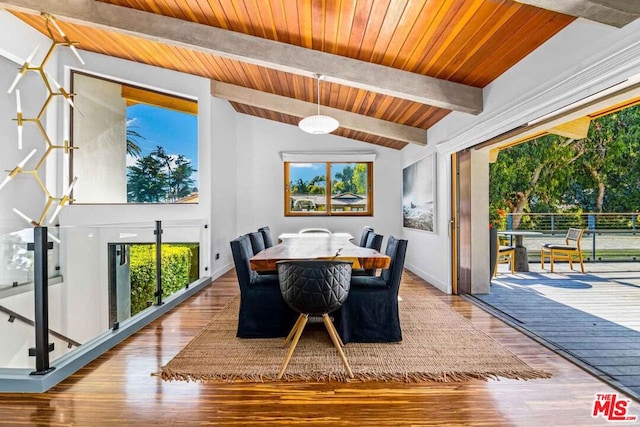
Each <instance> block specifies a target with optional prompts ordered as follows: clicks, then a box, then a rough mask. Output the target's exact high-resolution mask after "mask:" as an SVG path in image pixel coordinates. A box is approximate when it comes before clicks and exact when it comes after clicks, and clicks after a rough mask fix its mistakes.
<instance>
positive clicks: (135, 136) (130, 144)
mask: <svg viewBox="0 0 640 427" xmlns="http://www.w3.org/2000/svg"><path fill="white" fill-rule="evenodd" d="M131 123H133V119H127V125H126V132H127V154H128V155H130V156H132V157H140V154H142V149H141V148H140V144H139V143H138V140H139V139H145V137H144V136H142V135H140V133H139V132H138V131H137V130H135V129H134V128H135V126H133V125H132V124H131Z"/></svg>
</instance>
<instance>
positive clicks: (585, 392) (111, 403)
mask: <svg viewBox="0 0 640 427" xmlns="http://www.w3.org/2000/svg"><path fill="white" fill-rule="evenodd" d="M403 281H404V282H408V281H414V282H418V283H423V284H425V292H431V293H433V294H435V295H438V296H439V297H440V298H441V299H442V301H445V302H446V303H448V304H450V305H451V306H452V307H453V308H454V309H455V310H457V311H458V312H460V313H461V314H462V315H463V316H465V317H466V318H468V319H469V320H470V321H471V322H472V323H473V324H474V325H475V326H476V327H478V328H480V329H482V330H484V331H486V333H487V334H489V335H491V336H492V337H494V338H495V339H496V340H498V341H499V342H501V343H502V344H503V345H504V346H506V347H507V348H509V349H510V350H511V351H513V352H514V353H516V354H517V355H518V356H519V357H520V358H522V359H523V360H524V361H525V362H527V363H528V364H529V365H530V366H531V367H533V368H536V369H544V370H546V371H548V372H550V373H552V375H553V377H552V378H550V379H544V380H531V381H517V380H508V379H501V380H499V381H486V382H484V381H479V380H475V381H468V382H461V383H424V384H397V383H384V382H381V383H357V382H352V383H328V384H325V383H323V384H318V383H298V382H296V383H277V384H268V383H267V384H249V383H245V384H217V383H205V384H201V383H186V382H164V381H162V380H160V379H159V378H158V377H155V376H151V373H152V372H157V371H158V370H159V368H160V366H162V365H164V364H166V363H167V362H168V361H169V360H170V359H171V358H172V357H173V356H174V355H175V354H176V353H177V352H178V351H179V350H180V349H181V348H182V347H183V346H184V345H186V344H187V342H189V340H191V338H192V337H193V336H194V335H195V334H197V333H198V332H199V331H200V329H201V328H202V327H203V326H204V325H205V324H206V323H207V322H208V321H209V320H210V319H211V317H212V316H213V315H214V314H215V313H216V312H217V311H218V310H219V309H220V308H221V307H222V306H224V305H225V304H226V303H227V302H228V301H229V300H230V299H231V298H232V297H233V296H234V295H235V294H237V292H238V285H237V281H236V279H235V273H234V272H233V271H232V272H230V273H228V274H226V275H225V276H224V277H223V278H221V279H219V280H216V281H215V282H214V284H213V285H212V286H210V287H208V288H206V289H205V290H203V291H202V292H200V293H198V294H197V295H195V296H194V297H192V298H191V299H190V300H188V301H187V302H185V303H184V304H182V305H181V306H180V307H178V308H177V309H175V310H174V311H172V312H171V313H169V314H167V315H165V316H164V317H162V318H160V319H158V320H157V321H155V322H153V323H152V324H150V325H149V326H148V327H146V328H144V329H143V330H141V331H140V332H138V333H136V334H134V335H133V336H131V337H130V338H129V339H127V340H126V341H124V342H123V343H122V344H120V345H119V346H117V347H116V348H114V349H112V350H111V351H109V352H108V353H106V354H104V355H103V356H102V357H100V358H99V359H97V360H95V361H94V362H92V363H90V364H89V365H87V366H86V367H85V368H83V369H82V370H80V371H79V372H77V373H76V374H75V375H73V376H72V377H71V378H69V379H68V380H66V381H64V382H63V383H61V384H59V385H58V386H56V387H54V388H53V389H52V390H50V391H49V392H47V393H45V394H39V395H31V394H2V395H0V414H2V417H1V418H0V424H3V423H7V424H10V425H21V424H24V425H82V426H99V425H108V426H113V425H136V426H138V425H201V424H202V425H204V424H217V425H251V426H256V425H265V426H267V425H269V426H272V425H298V424H304V425H305V426H314V425H318V426H332V427H333V426H336V425H352V426H360V427H363V426H372V425H379V426H388V425H401V426H402V425H406V426H408V425H414V426H425V425H472V426H516V425H517V426H520V425H521V426H539V425H544V424H548V425H553V426H576V425H580V426H585V425H605V424H606V421H605V420H604V419H603V418H602V417H598V418H592V416H591V413H592V408H593V402H594V399H595V394H596V393H613V392H615V390H614V389H613V388H612V387H610V386H608V385H607V384H605V383H603V382H602V381H600V380H598V379H597V378H595V377H594V376H592V375H590V374H588V373H587V372H585V371H584V370H582V369H580V368H578V367H576V366H575V365H573V364H572V363H570V362H568V361H567V360H565V359H564V358H562V357H560V356H558V355H556V354H555V353H553V352H552V351H550V350H548V349H547V348H545V347H543V346H541V345H540V344H538V343H536V342H535V341H533V340H532V339H530V338H528V337H527V336H525V335H523V334H522V333H521V332H518V331H517V330H515V329H513V328H511V327H509V326H507V325H505V324H504V323H503V322H502V321H500V320H498V319H496V318H495V317H493V316H491V315H489V314H488V313H486V312H485V311H484V310H482V309H480V308H479V307H477V306H475V305H473V304H470V303H469V302H467V301H465V300H463V299H462V298H459V297H456V296H450V295H444V294H442V293H440V292H439V291H437V290H436V289H434V288H433V287H430V286H429V285H427V284H426V283H425V282H423V281H422V280H420V279H419V278H417V277H416V276H415V275H413V274H411V273H409V272H405V274H404V277H403ZM619 396H620V398H625V397H624V395H623V394H619ZM629 414H631V415H640V404H638V403H637V402H633V401H632V403H631V404H630V405H629Z"/></svg>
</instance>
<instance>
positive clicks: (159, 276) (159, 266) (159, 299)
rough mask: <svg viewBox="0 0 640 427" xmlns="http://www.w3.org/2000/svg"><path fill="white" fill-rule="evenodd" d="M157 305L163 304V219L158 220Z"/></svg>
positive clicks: (155, 232) (156, 232)
mask: <svg viewBox="0 0 640 427" xmlns="http://www.w3.org/2000/svg"><path fill="white" fill-rule="evenodd" d="M153 233H154V234H155V235H156V293H155V297H156V305H162V221H156V229H155V230H154V232H153Z"/></svg>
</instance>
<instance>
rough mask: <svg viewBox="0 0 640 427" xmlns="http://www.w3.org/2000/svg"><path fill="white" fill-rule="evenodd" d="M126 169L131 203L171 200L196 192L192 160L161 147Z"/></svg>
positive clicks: (128, 195) (166, 201) (168, 201)
mask: <svg viewBox="0 0 640 427" xmlns="http://www.w3.org/2000/svg"><path fill="white" fill-rule="evenodd" d="M127 169H128V172H127V201H128V202H138V203H171V202H175V201H177V200H179V199H181V198H182V197H185V196H188V195H189V194H191V193H193V192H195V191H197V189H196V188H195V187H194V183H195V181H194V180H193V178H191V176H192V175H193V173H194V172H195V169H193V167H192V166H191V162H190V161H189V160H187V159H185V157H184V155H182V154H179V155H174V154H168V153H167V152H166V151H165V149H164V148H163V147H160V146H158V147H156V149H155V150H154V151H152V152H151V153H150V154H149V155H148V156H143V157H139V158H138V159H137V160H136V164H135V165H134V166H128V167H127Z"/></svg>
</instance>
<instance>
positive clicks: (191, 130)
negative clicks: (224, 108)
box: [127, 104, 198, 186]
mask: <svg viewBox="0 0 640 427" xmlns="http://www.w3.org/2000/svg"><path fill="white" fill-rule="evenodd" d="M127 122H128V123H129V127H131V128H132V129H133V130H135V131H136V132H138V133H139V134H140V135H142V136H144V138H145V139H140V138H138V139H137V143H138V145H139V146H140V148H141V149H142V153H141V154H142V156H146V155H148V154H149V153H150V152H151V151H153V150H154V149H155V148H156V146H158V145H160V146H162V147H164V149H165V151H166V152H167V153H169V154H176V155H177V154H183V155H184V156H185V158H187V159H188V160H190V161H191V166H192V167H193V168H194V169H196V170H197V169H198V117H197V116H196V115H193V114H186V113H180V112H177V111H173V110H168V109H166V108H161V107H154V106H151V105H146V104H136V105H133V106H131V107H128V108H127ZM134 163H135V159H133V161H132V159H128V161H127V164H134ZM193 178H194V179H195V181H196V182H197V173H196V174H194V176H193ZM196 186H197V185H196Z"/></svg>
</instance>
